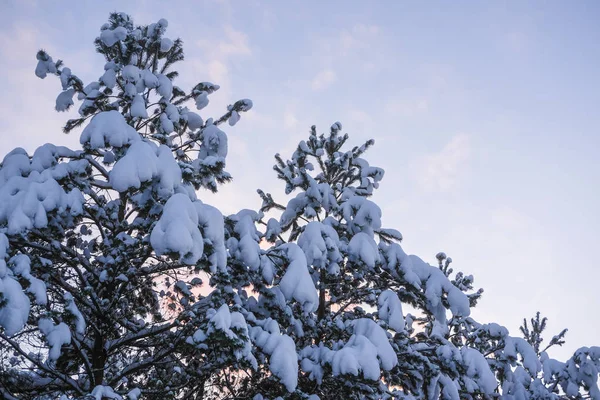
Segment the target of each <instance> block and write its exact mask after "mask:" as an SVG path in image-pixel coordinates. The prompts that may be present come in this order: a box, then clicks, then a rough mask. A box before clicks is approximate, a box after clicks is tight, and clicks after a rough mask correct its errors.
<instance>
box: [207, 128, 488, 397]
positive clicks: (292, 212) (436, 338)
mask: <svg viewBox="0 0 600 400" xmlns="http://www.w3.org/2000/svg"><path fill="white" fill-rule="evenodd" d="M347 140H348V135H343V134H341V124H339V123H335V124H334V125H333V126H332V127H331V130H330V133H329V134H328V135H318V134H317V132H316V128H315V127H313V128H312V129H311V132H310V136H309V139H308V140H307V141H302V142H300V144H299V145H298V148H297V150H296V151H295V153H294V154H293V156H292V158H291V160H287V161H284V160H283V159H282V158H281V157H280V156H279V155H277V156H276V161H277V164H276V165H275V167H274V168H275V170H276V171H277V175H278V177H279V178H280V179H282V180H283V181H284V182H285V183H286V193H287V194H290V193H293V192H296V194H295V197H293V198H292V199H291V200H290V201H289V202H288V204H287V205H282V204H279V203H277V202H276V201H275V200H274V199H273V196H272V195H271V194H266V193H263V192H262V191H259V194H260V195H261V197H262V199H263V206H262V208H261V210H260V211H259V212H253V211H249V210H243V211H241V212H240V213H238V214H237V215H233V216H230V217H228V218H226V227H227V228H228V229H227V231H226V236H227V247H228V249H229V253H230V256H231V260H230V262H229V265H230V268H231V271H232V273H231V274H230V275H229V277H230V278H231V279H230V280H229V281H227V282H223V284H226V285H228V287H230V288H231V289H232V290H230V292H231V295H230V299H229V301H230V302H231V304H235V305H234V307H236V310H237V311H238V312H240V313H242V314H243V316H244V317H245V319H246V320H247V322H248V328H247V329H248V331H249V333H250V338H251V342H252V344H253V345H254V346H255V347H257V349H259V350H260V352H259V354H256V358H257V360H258V364H259V365H258V367H257V368H256V370H255V371H252V370H248V371H247V373H248V375H247V376H243V375H240V378H239V379H238V385H237V386H230V387H228V388H226V389H225V390H224V395H225V396H228V397H253V396H258V397H256V398H261V397H260V396H264V397H265V398H275V397H277V396H280V395H282V394H283V393H286V392H289V393H294V396H296V397H297V398H306V397H308V396H314V395H316V396H318V397H319V398H321V399H327V398H332V399H333V398H370V399H380V398H437V396H439V394H440V390H441V391H442V393H445V392H448V391H450V389H449V386H452V387H454V388H455V389H454V390H455V392H456V393H458V392H459V391H461V392H462V391H464V392H465V393H466V392H467V391H468V390H470V391H471V392H473V391H479V392H481V393H489V394H490V395H491V394H492V393H493V392H494V390H495V389H496V380H495V379H494V376H493V374H492V372H491V371H490V370H489V368H488V367H487V364H486V362H485V359H484V358H483V356H482V355H481V354H479V353H478V352H476V351H475V352H474V353H477V354H476V355H473V354H471V353H469V356H468V357H469V359H468V360H466V361H464V363H463V361H462V358H461V361H460V362H453V363H452V365H447V358H446V357H445V353H444V351H445V350H443V349H444V346H448V347H449V348H450V347H452V349H454V351H459V353H460V350H458V349H456V347H455V346H454V345H453V344H452V342H451V341H450V340H448V337H449V327H450V326H452V325H453V324H454V322H453V321H459V320H462V319H464V318H466V317H468V315H469V313H470V307H471V306H472V305H474V304H475V302H476V301H477V299H478V298H479V296H480V294H481V291H473V290H472V289H473V288H472V281H473V279H472V277H470V276H465V275H464V274H461V273H458V274H456V275H452V270H451V268H449V265H450V262H451V260H450V259H447V258H446V257H445V255H443V253H440V254H439V255H438V259H439V260H440V261H439V262H440V265H439V266H431V265H429V264H427V263H425V262H424V261H422V260H421V259H420V258H418V257H416V256H408V255H407V254H406V253H405V252H404V251H403V250H402V247H401V246H400V244H399V242H400V241H401V240H402V236H401V234H400V233H399V232H398V231H396V230H393V229H384V228H382V223H381V210H380V208H379V207H378V206H377V205H376V204H375V203H373V202H372V201H371V200H369V197H370V196H371V195H372V193H373V190H374V189H375V188H377V187H378V185H379V181H380V180H381V179H382V178H383V174H384V172H383V170H382V169H380V168H377V167H372V166H370V165H369V163H368V162H367V161H366V160H365V159H364V158H362V156H363V153H364V152H365V151H366V150H367V149H368V147H369V146H371V145H372V144H373V141H368V142H367V143H365V144H364V145H362V146H359V147H354V148H351V149H345V147H344V146H345V145H346V142H347ZM275 212H279V213H280V215H279V217H278V218H270V219H268V221H267V220H266V218H265V217H264V213H268V214H271V215H272V214H274V213H275ZM257 226H258V227H260V226H262V227H263V228H262V229H261V230H260V231H259V230H257ZM264 241H267V242H268V243H270V245H269V247H268V248H265V246H264V245H263V246H262V247H263V248H262V249H261V246H260V244H261V243H264ZM451 276H454V278H453V279H452V278H451ZM249 284H251V285H249ZM250 291H253V292H254V294H253V295H252V296H251V295H250V294H249V293H250ZM402 303H404V304H407V305H409V306H411V307H412V308H413V309H415V310H416V312H415V316H413V315H411V314H407V315H406V316H405V315H404V313H403V307H402ZM448 316H451V318H452V319H451V320H448V319H447V317H448ZM413 323H415V325H417V324H418V325H419V326H418V327H417V326H413ZM207 340H208V339H207ZM440 349H441V350H440ZM440 351H441V352H442V353H441V354H440V353H439V352H440ZM457 363H458V364H461V365H463V364H464V365H465V369H466V368H468V367H469V366H470V368H472V369H473V368H474V369H473V371H474V372H472V373H471V377H472V379H470V380H469V383H470V384H471V386H470V387H469V388H466V387H465V384H464V383H462V382H460V384H458V385H455V383H454V380H457V382H458V380H459V378H460V377H461V373H460V372H459V371H457V370H456V364H457ZM483 368H485V370H484V371H481V370H482V369H483ZM486 372H487V374H486ZM294 396H292V397H294Z"/></svg>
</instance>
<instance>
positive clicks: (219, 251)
mask: <svg viewBox="0 0 600 400" xmlns="http://www.w3.org/2000/svg"><path fill="white" fill-rule="evenodd" d="M194 205H195V206H196V211H197V213H198V224H199V225H200V227H201V229H202V236H203V237H204V240H205V241H208V242H209V244H210V245H212V247H213V252H212V254H210V255H209V256H208V261H209V262H210V271H211V272H212V273H216V272H217V271H220V272H225V271H226V270H227V249H226V248H225V227H224V224H223V214H221V212H220V211H219V210H218V209H216V208H215V207H213V206H210V205H208V204H204V203H202V202H201V201H200V200H196V201H195V202H194Z"/></svg>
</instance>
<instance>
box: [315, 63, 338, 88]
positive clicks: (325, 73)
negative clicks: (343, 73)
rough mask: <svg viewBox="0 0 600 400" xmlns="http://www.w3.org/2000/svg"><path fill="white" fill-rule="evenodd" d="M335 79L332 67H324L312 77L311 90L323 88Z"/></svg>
mask: <svg viewBox="0 0 600 400" xmlns="http://www.w3.org/2000/svg"><path fill="white" fill-rule="evenodd" d="M336 79H337V75H336V74H335V72H334V71H333V70H332V69H329V68H328V69H324V70H322V71H320V72H319V73H318V74H317V75H316V76H315V77H314V78H313V80H312V82H311V87H312V89H313V90H323V89H325V88H326V87H327V86H329V85H331V84H332V83H334V82H335V81H336Z"/></svg>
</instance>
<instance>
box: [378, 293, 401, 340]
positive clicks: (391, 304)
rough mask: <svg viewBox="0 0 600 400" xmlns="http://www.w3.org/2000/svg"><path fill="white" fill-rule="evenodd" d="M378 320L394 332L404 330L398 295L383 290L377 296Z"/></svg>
mask: <svg viewBox="0 0 600 400" xmlns="http://www.w3.org/2000/svg"><path fill="white" fill-rule="evenodd" d="M378 305H379V318H381V319H382V320H384V321H386V322H387V323H388V326H389V327H390V328H392V329H393V330H395V331H396V332H402V331H403V330H404V314H403V313H402V303H401V302H400V299H398V295H397V294H396V293H394V292H393V291H391V290H389V289H388V290H384V291H383V292H381V294H380V295H379V300H378Z"/></svg>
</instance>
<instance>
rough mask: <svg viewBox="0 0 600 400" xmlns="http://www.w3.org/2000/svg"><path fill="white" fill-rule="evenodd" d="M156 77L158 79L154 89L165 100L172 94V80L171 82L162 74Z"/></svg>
mask: <svg viewBox="0 0 600 400" xmlns="http://www.w3.org/2000/svg"><path fill="white" fill-rule="evenodd" d="M156 78H157V79H158V87H157V88H156V91H157V92H158V94H159V95H161V96H162V97H163V98H164V99H165V100H169V99H170V98H171V95H172V94H173V82H171V80H170V79H169V78H167V77H166V76H165V75H163V74H158V75H156Z"/></svg>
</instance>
